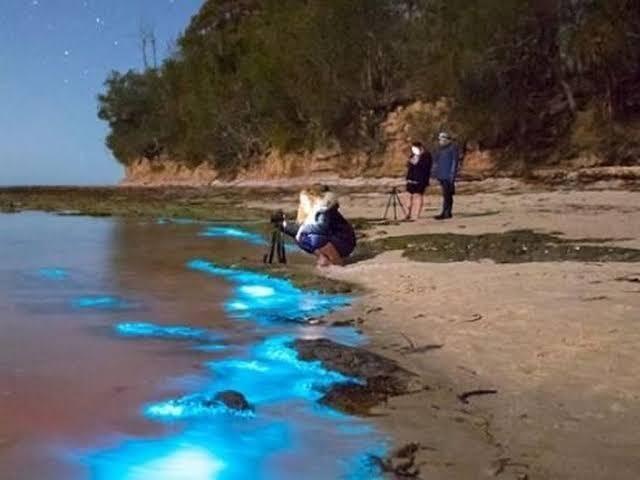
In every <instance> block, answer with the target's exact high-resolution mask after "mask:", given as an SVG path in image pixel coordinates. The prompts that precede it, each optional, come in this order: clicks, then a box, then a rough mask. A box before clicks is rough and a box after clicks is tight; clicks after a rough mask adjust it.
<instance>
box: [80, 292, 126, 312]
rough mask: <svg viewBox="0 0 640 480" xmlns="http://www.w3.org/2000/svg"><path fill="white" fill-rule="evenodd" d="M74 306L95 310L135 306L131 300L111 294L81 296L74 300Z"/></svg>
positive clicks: (123, 308)
mask: <svg viewBox="0 0 640 480" xmlns="http://www.w3.org/2000/svg"><path fill="white" fill-rule="evenodd" d="M73 306H74V307H75V308H81V309H93V310H127V309H130V308H133V307H134V305H133V304H132V303H131V302H128V301H127V300H124V299H122V298H120V297H113V296H110V295H88V296H83V297H79V298H77V299H75V300H74V301H73Z"/></svg>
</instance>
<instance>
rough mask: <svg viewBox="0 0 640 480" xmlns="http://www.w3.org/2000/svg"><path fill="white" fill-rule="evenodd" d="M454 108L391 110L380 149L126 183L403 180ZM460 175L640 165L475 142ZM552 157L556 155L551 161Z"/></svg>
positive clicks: (537, 175)
mask: <svg viewBox="0 0 640 480" xmlns="http://www.w3.org/2000/svg"><path fill="white" fill-rule="evenodd" d="M449 111H450V105H449V103H448V102H447V101H446V100H444V99H443V100H440V101H438V102H433V103H424V102H416V103H413V104H410V105H408V106H406V107H399V108H397V109H396V110H394V111H392V112H391V113H390V114H389V115H388V116H387V118H386V119H385V121H384V122H383V123H382V124H381V126H380V127H381V128H380V132H381V138H380V145H381V148H379V149H378V150H377V151H369V152H367V151H362V150H360V151H345V150H342V149H341V148H340V147H339V146H338V145H328V146H325V147H324V148H322V149H317V150H314V151H298V152H289V153H283V152H280V151H277V150H272V151H270V152H268V153H267V154H266V155H264V156H263V157H261V158H258V159H255V160H254V161H253V162H252V164H251V167H250V168H247V169H245V170H241V171H239V172H238V173H237V174H236V175H235V177H234V178H229V177H228V176H225V175H221V174H220V172H218V171H216V170H215V169H214V168H213V167H212V166H211V165H210V164H207V163H202V164H200V165H198V166H197V167H188V166H186V165H183V164H180V163H177V162H174V161H172V160H171V159H170V158H164V159H156V160H153V161H149V160H147V159H144V158H143V159H139V160H137V161H135V162H133V163H132V164H131V165H129V166H128V167H127V168H126V176H125V178H124V180H123V182H122V184H124V185H142V186H171V185H175V186H209V185H224V184H228V183H253V184H260V183H289V184H309V183H315V182H332V181H336V180H342V181H347V180H348V179H352V180H355V179H367V181H368V182H373V181H374V179H384V178H398V177H400V178H401V177H402V176H403V175H404V173H405V169H406V161H407V156H408V152H409V146H410V143H411V141H413V140H414V139H419V140H422V141H423V142H424V143H430V142H429V141H428V140H429V139H432V138H435V134H436V132H438V131H439V130H440V129H441V128H443V126H444V125H447V124H448V114H449ZM466 149H467V150H466V154H465V158H464V162H463V167H462V171H461V175H462V177H463V178H464V179H483V178H487V177H490V176H498V175H499V176H522V175H527V176H529V177H530V178H531V179H534V180H539V181H541V182H544V183H554V184H558V183H567V182H569V183H582V182H594V181H598V180H621V181H625V182H627V181H638V179H640V166H638V162H637V161H635V162H631V163H627V164H626V165H623V166H611V160H607V159H605V158H604V157H602V156H600V155H597V154H594V153H593V151H592V149H590V148H584V149H582V150H581V151H579V152H578V153H577V154H575V155H573V156H571V157H569V158H564V159H563V160H561V161H560V160H557V159H556V160H550V161H549V162H547V163H546V164H545V163H542V164H539V165H537V168H536V169H535V170H533V171H532V170H531V169H528V168H526V164H525V162H524V160H522V161H518V160H517V159H515V158H511V157H510V158H508V162H506V164H508V165H509V168H508V170H505V167H504V165H505V162H503V163H502V166H499V164H498V158H499V156H503V157H504V156H505V153H504V152H494V151H489V150H480V148H479V147H478V146H477V145H475V144H474V143H473V142H468V143H467V145H466ZM550 158H552V157H550Z"/></svg>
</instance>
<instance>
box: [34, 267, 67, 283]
mask: <svg viewBox="0 0 640 480" xmlns="http://www.w3.org/2000/svg"><path fill="white" fill-rule="evenodd" d="M38 276H40V277H41V278H44V279H47V280H66V279H67V278H69V276H70V275H69V272H68V271H67V270H65V269H63V268H41V269H39V270H38Z"/></svg>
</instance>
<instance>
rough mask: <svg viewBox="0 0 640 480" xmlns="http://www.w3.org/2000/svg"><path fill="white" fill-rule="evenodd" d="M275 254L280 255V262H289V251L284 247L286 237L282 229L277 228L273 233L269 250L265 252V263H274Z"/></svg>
mask: <svg viewBox="0 0 640 480" xmlns="http://www.w3.org/2000/svg"><path fill="white" fill-rule="evenodd" d="M274 255H278V263H287V252H286V250H285V248H284V237H283V234H282V232H281V231H280V230H278V229H275V230H274V231H273V233H272V234H271V245H270V247H269V251H268V252H267V253H265V254H264V257H263V259H262V260H263V262H264V263H269V264H271V263H273V257H274Z"/></svg>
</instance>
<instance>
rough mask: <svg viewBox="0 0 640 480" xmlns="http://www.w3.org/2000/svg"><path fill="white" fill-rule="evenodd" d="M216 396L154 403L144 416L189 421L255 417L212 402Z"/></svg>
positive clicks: (183, 398) (199, 396)
mask: <svg viewBox="0 0 640 480" xmlns="http://www.w3.org/2000/svg"><path fill="white" fill-rule="evenodd" d="M214 395H215V394H211V395H205V394H200V393H198V394H194V395H187V396H185V397H182V398H177V399H175V400H167V401H165V402H159V403H154V404H152V405H148V406H147V407H146V408H145V409H144V414H145V415H146V416H147V417H149V418H151V419H157V420H163V419H165V420H173V419H187V418H195V417H200V418H202V417H210V416H214V415H223V414H224V415H239V416H242V417H255V413H254V412H253V411H250V410H248V411H239V410H232V409H230V408H228V407H227V406H225V405H223V404H222V403H219V402H212V401H211V399H212V398H213V397H214Z"/></svg>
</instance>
